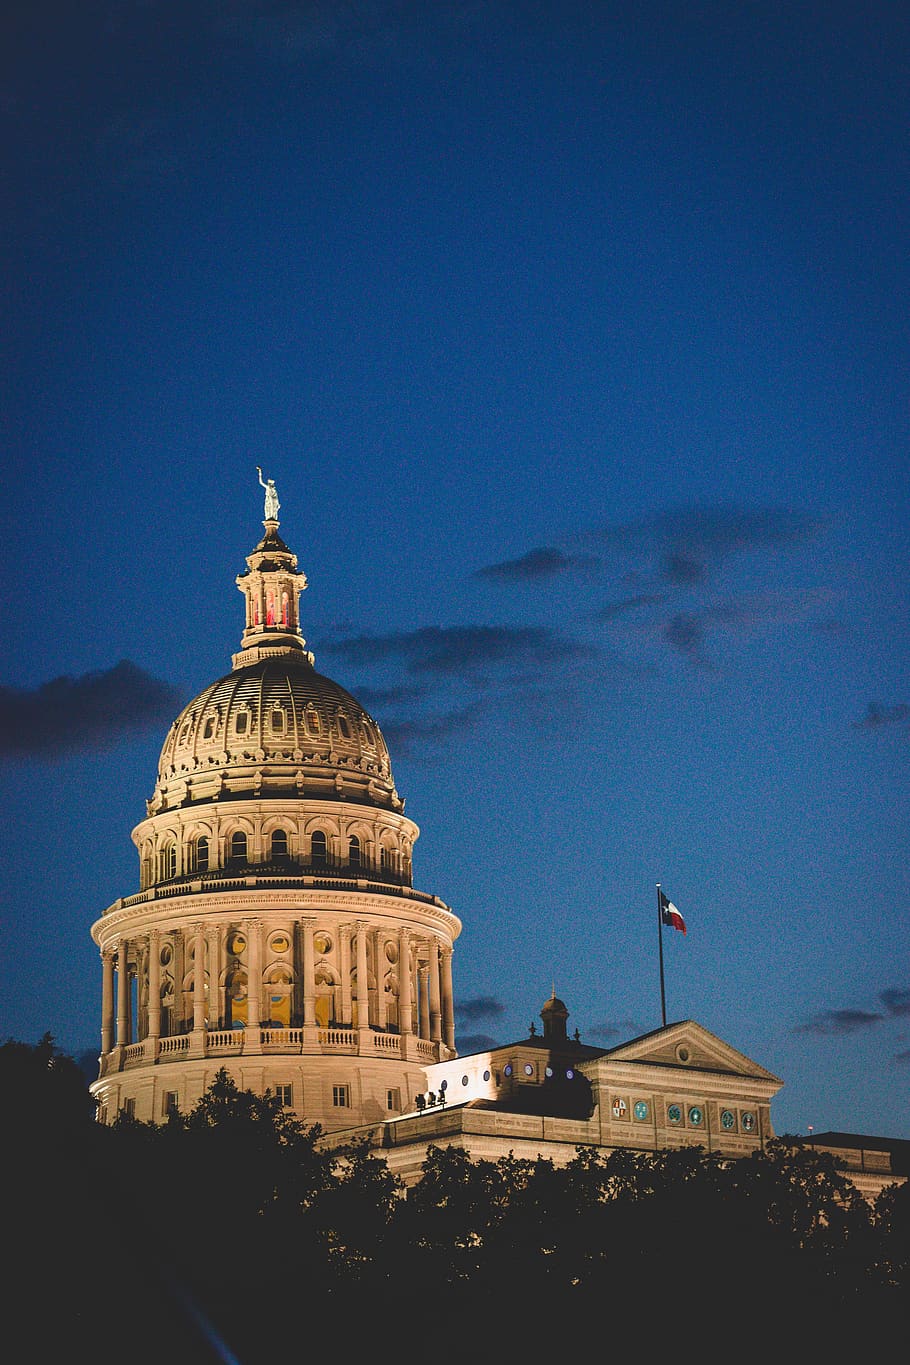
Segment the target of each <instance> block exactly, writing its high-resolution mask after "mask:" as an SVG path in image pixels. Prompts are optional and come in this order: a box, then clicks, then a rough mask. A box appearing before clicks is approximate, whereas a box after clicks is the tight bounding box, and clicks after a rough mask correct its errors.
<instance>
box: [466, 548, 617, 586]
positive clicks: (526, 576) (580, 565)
mask: <svg viewBox="0 0 910 1365" xmlns="http://www.w3.org/2000/svg"><path fill="white" fill-rule="evenodd" d="M599 564H600V560H599V559H596V558H594V556H593V555H567V554H565V552H564V551H563V550H559V549H557V548H556V547H555V546H552V545H542V546H539V547H538V548H537V549H534V550H529V551H528V552H527V554H525V555H522V556H521V558H520V559H504V560H502V561H501V562H500V563H498V564H487V565H485V566H484V567H483V568H481V569H475V570H474V572H473V574H472V575H471V577H472V578H481V579H493V580H494V581H498V582H507V583H527V582H536V581H538V580H540V579H542V578H555V577H556V576H557V575H558V574H564V573H569V572H570V571H572V570H574V569H589V568H596V567H597V566H598V565H599Z"/></svg>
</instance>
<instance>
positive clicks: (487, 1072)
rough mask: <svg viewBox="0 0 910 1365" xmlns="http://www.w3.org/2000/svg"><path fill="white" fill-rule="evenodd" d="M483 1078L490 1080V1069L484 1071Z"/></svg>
mask: <svg viewBox="0 0 910 1365" xmlns="http://www.w3.org/2000/svg"><path fill="white" fill-rule="evenodd" d="M483 1078H484V1080H485V1081H488V1080H489V1079H490V1073H489V1071H485V1072H484V1073H483Z"/></svg>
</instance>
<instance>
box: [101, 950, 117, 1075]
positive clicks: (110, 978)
mask: <svg viewBox="0 0 910 1365" xmlns="http://www.w3.org/2000/svg"><path fill="white" fill-rule="evenodd" d="M113 1041H114V954H113V953H112V952H111V950H110V949H109V948H105V949H104V951H103V952H102V954H101V1055H102V1057H106V1056H107V1054H108V1053H109V1052H110V1050H111V1046H112V1044H113Z"/></svg>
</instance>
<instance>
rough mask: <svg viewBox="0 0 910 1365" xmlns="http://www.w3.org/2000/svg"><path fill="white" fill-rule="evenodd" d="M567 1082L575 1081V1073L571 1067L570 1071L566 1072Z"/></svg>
mask: <svg viewBox="0 0 910 1365" xmlns="http://www.w3.org/2000/svg"><path fill="white" fill-rule="evenodd" d="M566 1080H567V1081H574V1080H575V1072H574V1071H573V1070H572V1068H571V1067H569V1069H568V1071H567V1072H566Z"/></svg>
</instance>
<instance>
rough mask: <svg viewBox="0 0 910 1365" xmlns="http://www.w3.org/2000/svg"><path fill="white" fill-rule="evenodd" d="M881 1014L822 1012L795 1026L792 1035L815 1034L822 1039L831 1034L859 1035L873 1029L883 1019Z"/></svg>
mask: <svg viewBox="0 0 910 1365" xmlns="http://www.w3.org/2000/svg"><path fill="white" fill-rule="evenodd" d="M884 1017H885V1016H884V1015H883V1014H876V1013H874V1012H873V1011H872V1010H822V1012H821V1013H820V1014H814V1015H812V1016H811V1017H810V1018H809V1019H806V1020H804V1022H803V1023H801V1024H797V1025H796V1027H795V1028H794V1029H793V1032H794V1033H817V1034H820V1035H821V1036H823V1037H828V1036H830V1035H832V1034H843V1033H859V1032H861V1031H862V1030H864V1029H868V1028H874V1027H875V1026H876V1025H877V1024H880V1023H881V1022H882V1020H883V1019H884Z"/></svg>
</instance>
